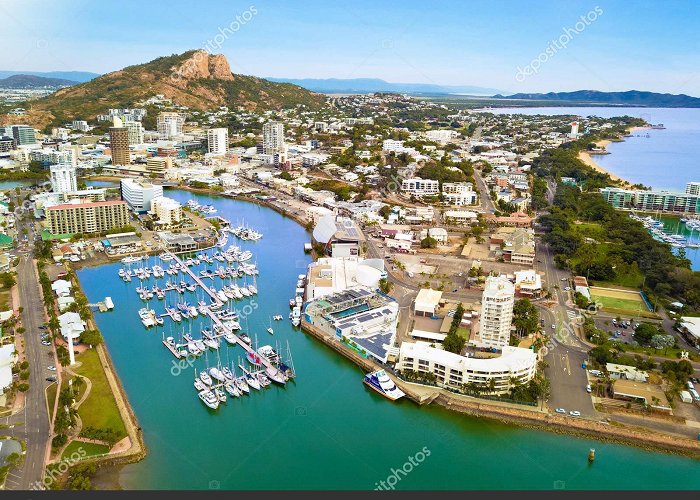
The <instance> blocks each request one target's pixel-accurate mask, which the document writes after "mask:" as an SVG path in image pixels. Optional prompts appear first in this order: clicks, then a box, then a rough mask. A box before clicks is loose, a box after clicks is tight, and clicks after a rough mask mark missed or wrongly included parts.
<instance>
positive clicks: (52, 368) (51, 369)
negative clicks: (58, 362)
mask: <svg viewBox="0 0 700 500" xmlns="http://www.w3.org/2000/svg"><path fill="white" fill-rule="evenodd" d="M46 369H47V370H49V371H50V372H55V371H56V367H55V366H54V365H49V366H47V367H46Z"/></svg>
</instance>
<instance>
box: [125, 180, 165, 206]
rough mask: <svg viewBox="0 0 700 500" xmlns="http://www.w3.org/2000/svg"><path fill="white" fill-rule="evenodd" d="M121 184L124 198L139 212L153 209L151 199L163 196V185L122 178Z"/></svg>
mask: <svg viewBox="0 0 700 500" xmlns="http://www.w3.org/2000/svg"><path fill="white" fill-rule="evenodd" d="M120 185H121V191H122V200H124V201H126V202H127V203H128V204H129V207H131V209H132V210H133V211H134V212H137V213H144V212H148V211H149V210H151V201H152V200H154V199H156V198H160V197H161V196H163V186H159V185H157V184H151V183H150V182H146V181H143V180H137V179H122V180H121V182H120Z"/></svg>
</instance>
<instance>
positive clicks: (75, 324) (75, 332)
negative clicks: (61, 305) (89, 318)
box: [58, 312, 85, 342]
mask: <svg viewBox="0 0 700 500" xmlns="http://www.w3.org/2000/svg"><path fill="white" fill-rule="evenodd" d="M58 323H59V325H60V329H61V335H63V338H64V339H65V340H68V336H69V335H70V337H72V338H73V342H75V341H76V340H78V339H79V338H80V334H81V333H83V332H84V331H85V321H83V320H82V319H81V317H80V314H78V313H75V312H67V313H63V314H61V315H60V316H59V317H58Z"/></svg>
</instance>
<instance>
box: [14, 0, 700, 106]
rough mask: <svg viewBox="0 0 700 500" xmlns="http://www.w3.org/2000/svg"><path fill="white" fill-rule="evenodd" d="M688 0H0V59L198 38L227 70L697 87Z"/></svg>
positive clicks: (109, 59) (108, 54) (18, 64)
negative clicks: (219, 57) (224, 62)
mask: <svg viewBox="0 0 700 500" xmlns="http://www.w3.org/2000/svg"><path fill="white" fill-rule="evenodd" d="M698 32H700V2H697V1H696V0H664V1H650V0H635V1H634V2H631V1H629V0H599V1H598V0H591V1H581V0H567V1H561V0H528V1H526V2H525V1H519V0H493V1H491V0H489V1H469V0H463V1H459V0H454V1H453V0H444V1H439V0H420V1H415V0H401V1H398V0H397V1H394V0H372V1H366V0H354V1H352V2H334V1H332V0H325V1H316V0H307V1H303V0H299V1H285V2H282V1H276V2H275V1H267V0H260V1H258V0H246V1H239V0H202V1H199V2H193V1H192V0H186V1H182V0H168V1H167V2H165V1H158V0H153V1H143V0H138V1H136V0H118V1H116V0H115V1H112V0H104V1H98V2H97V1H88V0H52V1H46V0H44V1H41V0H0V44H1V45H2V47H3V48H4V50H2V51H0V70H24V71H58V70H60V71H68V70H76V71H94V72H97V73H106V72H109V71H114V70H117V69H120V68H122V67H124V66H128V65H131V64H140V63H143V62H147V61H149V60H151V59H154V58H156V57H159V56H162V55H170V54H174V53H181V52H184V51H186V50H189V49H194V48H205V49H208V50H210V51H211V52H212V53H223V54H224V55H226V57H227V58H228V60H229V63H230V65H231V68H232V70H233V72H234V73H244V74H250V75H256V76H262V77H279V78H341V79H343V78H381V79H383V80H386V81H389V82H401V83H434V84H441V85H473V86H480V87H489V88H495V89H499V90H502V91H505V92H547V91H572V90H580V89H595V90H602V91H623V90H631V89H636V90H650V91H655V92H669V93H674V94H677V93H685V94H689V95H693V96H700V37H699V36H698V35H697V33H698Z"/></svg>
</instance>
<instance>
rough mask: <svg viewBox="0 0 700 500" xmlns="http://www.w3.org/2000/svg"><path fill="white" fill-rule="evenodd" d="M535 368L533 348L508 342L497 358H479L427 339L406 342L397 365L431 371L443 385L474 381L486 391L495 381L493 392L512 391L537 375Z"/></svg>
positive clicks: (397, 368) (414, 369) (399, 367)
mask: <svg viewBox="0 0 700 500" xmlns="http://www.w3.org/2000/svg"><path fill="white" fill-rule="evenodd" d="M536 367H537V354H536V353H535V352H533V351H532V350H531V349H522V348H519V347H511V346H508V345H506V346H504V347H503V351H502V353H501V355H500V356H498V357H490V358H477V357H466V356H462V355H460V354H455V353H452V352H448V351H445V350H443V349H438V348H436V347H431V346H430V344H429V343H427V342H403V343H402V344H401V348H400V350H399V361H398V363H397V364H396V370H397V371H399V372H401V373H405V372H406V371H408V370H410V371H412V372H417V373H432V374H434V375H435V376H436V377H437V384H438V385H439V386H444V387H454V388H462V387H464V385H466V384H474V385H477V386H479V387H481V388H482V390H483V389H486V390H487V388H488V387H490V386H491V384H492V383H493V387H494V389H493V391H489V390H487V392H490V393H492V394H504V393H507V392H509V391H510V389H511V387H512V386H513V385H514V384H513V382H515V385H521V384H526V383H527V382H529V381H530V380H532V378H533V377H534V376H535V371H536ZM492 381H493V382H492Z"/></svg>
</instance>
